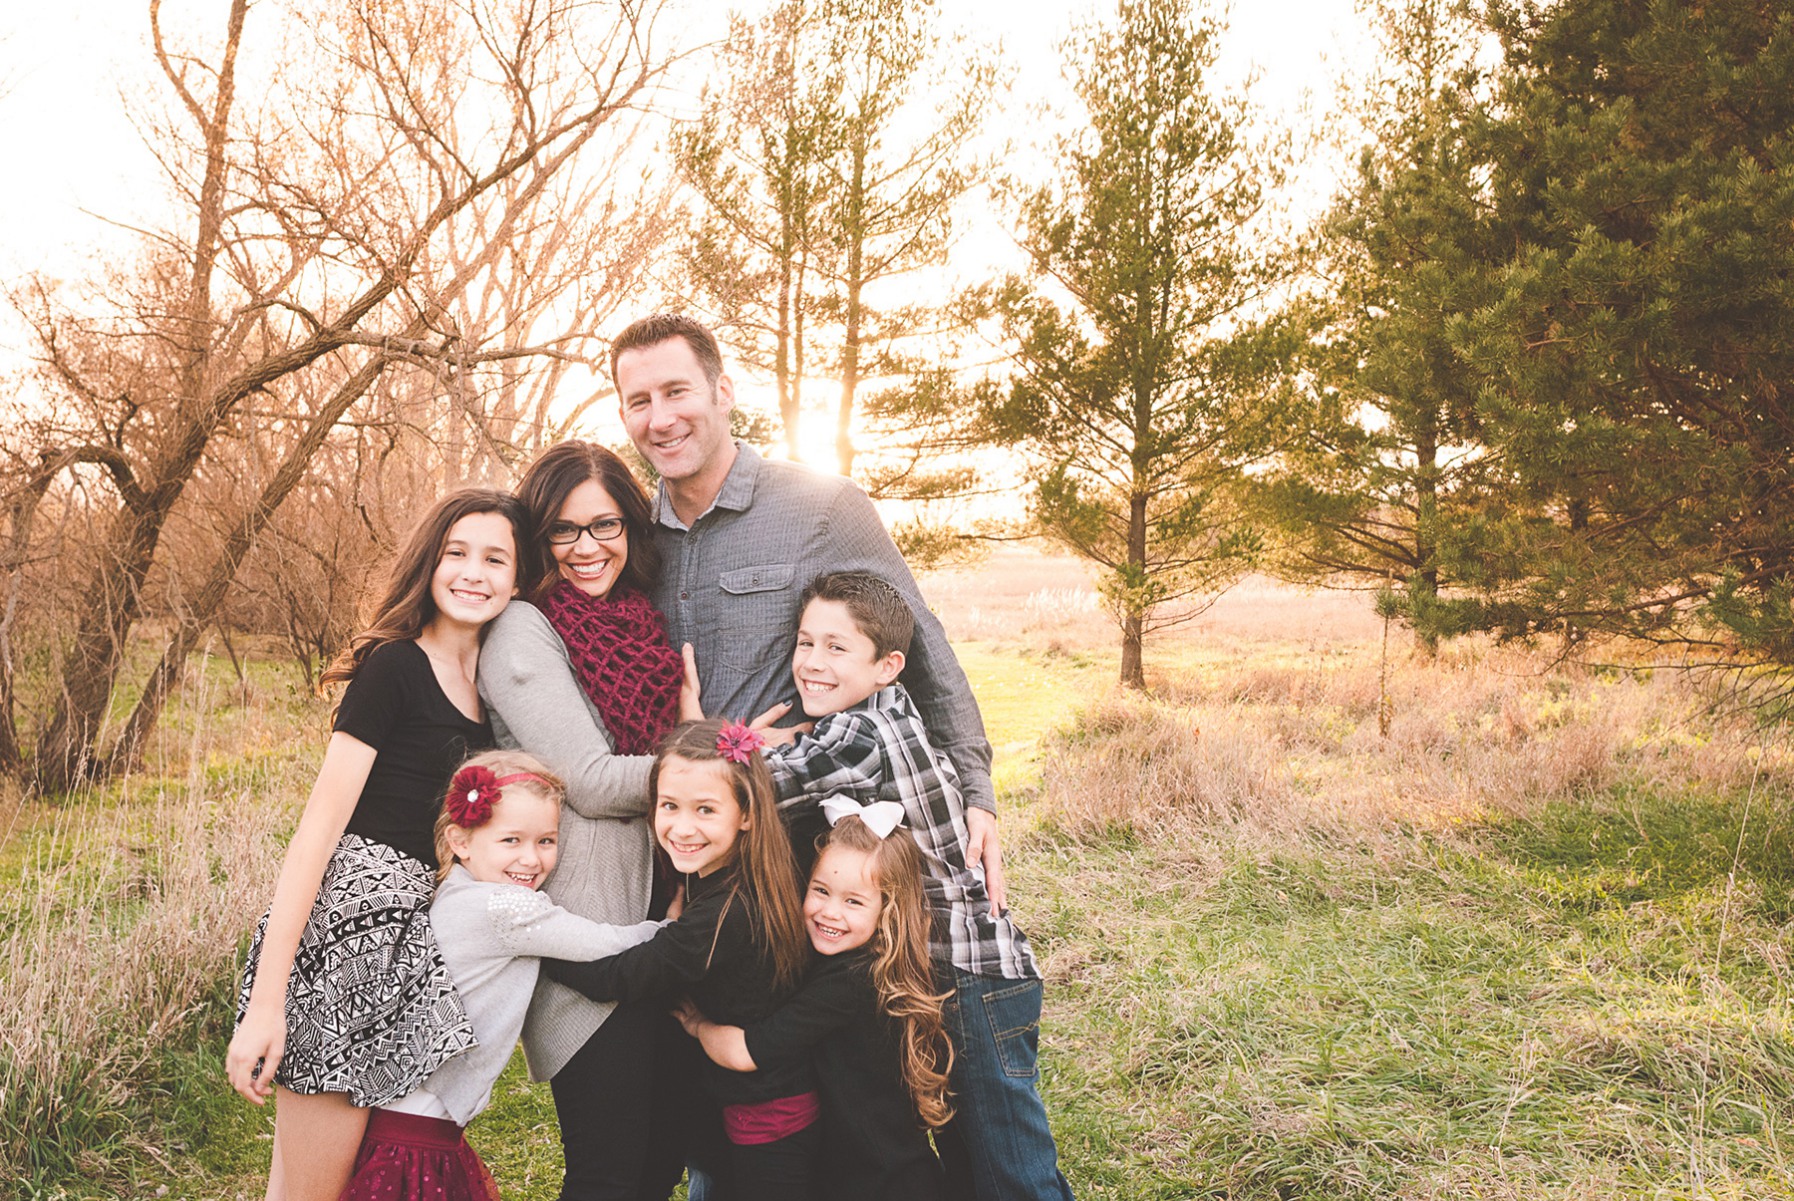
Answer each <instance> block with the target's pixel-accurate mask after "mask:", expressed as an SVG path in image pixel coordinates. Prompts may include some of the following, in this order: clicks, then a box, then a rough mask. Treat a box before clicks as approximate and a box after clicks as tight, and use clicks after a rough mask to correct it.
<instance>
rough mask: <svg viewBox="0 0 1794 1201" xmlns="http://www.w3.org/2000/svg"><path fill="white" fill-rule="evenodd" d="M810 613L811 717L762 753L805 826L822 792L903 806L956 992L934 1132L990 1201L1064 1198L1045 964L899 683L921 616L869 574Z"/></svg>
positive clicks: (831, 578)
mask: <svg viewBox="0 0 1794 1201" xmlns="http://www.w3.org/2000/svg"><path fill="white" fill-rule="evenodd" d="M801 614H802V615H801V616H800V617H799V619H798V631H797V649H796V651H795V653H794V654H793V655H792V659H791V674H792V676H793V677H794V678H795V679H796V681H797V690H798V696H799V698H800V699H801V701H802V704H803V707H804V712H805V713H806V714H808V715H809V716H810V717H812V718H814V719H815V721H816V724H815V728H814V729H813V730H812V731H811V732H810V733H809V734H805V735H799V736H798V738H797V739H796V741H795V742H793V743H791V744H790V745H788V746H782V747H769V748H767V750H766V752H765V754H766V762H767V765H768V766H769V767H770V768H771V769H772V776H773V781H774V783H775V784H776V785H777V787H778V792H779V797H780V801H779V805H780V808H781V809H784V810H785V811H786V812H787V813H788V814H789V815H790V816H792V817H793V818H795V819H797V820H796V821H795V822H794V828H795V829H796V830H798V831H801V830H802V829H803V826H804V825H805V824H806V822H807V821H808V820H809V819H811V818H812V817H813V815H814V814H815V813H816V812H817V810H818V809H819V807H820V806H821V803H822V801H823V800H824V798H828V797H842V796H846V797H851V798H853V799H854V800H856V801H858V802H859V803H860V804H861V805H870V804H873V803H875V802H878V801H895V802H897V803H898V804H900V805H902V806H903V813H904V818H903V820H904V824H905V825H906V826H907V827H908V832H909V835H910V836H911V837H913V838H914V839H915V840H916V844H917V845H918V846H919V847H920V848H921V850H922V858H923V861H924V863H925V864H926V867H927V873H928V874H927V878H926V880H925V881H924V884H925V885H926V887H927V890H928V900H929V904H930V906H931V907H932V908H933V910H934V914H935V924H934V932H933V939H932V945H931V950H932V951H933V953H934V961H935V970H936V972H937V974H938V976H939V979H940V982H941V987H942V989H943V990H946V991H951V992H952V994H953V995H952V996H951V997H950V998H949V999H948V1001H947V1004H946V1006H945V1009H946V1015H945V1016H946V1021H947V1030H948V1033H949V1035H950V1036H951V1037H952V1040H953V1052H954V1062H953V1073H952V1088H953V1094H954V1104H955V1106H956V1108H957V1110H958V1112H957V1115H956V1116H955V1117H954V1119H953V1121H952V1122H951V1123H949V1124H948V1126H947V1127H946V1128H945V1129H944V1130H942V1131H941V1132H939V1133H938V1134H937V1135H936V1141H937V1143H938V1144H939V1146H940V1152H941V1160H942V1162H943V1164H944V1165H945V1166H946V1168H947V1172H948V1179H949V1182H950V1183H951V1184H953V1185H955V1186H956V1194H957V1195H966V1196H970V1195H974V1190H975V1195H976V1196H977V1197H979V1198H982V1199H983V1201H1011V1199H1012V1198H1042V1199H1045V1198H1055V1199H1063V1201H1069V1199H1070V1197H1071V1188H1070V1186H1068V1185H1067V1184H1066V1182H1065V1177H1064V1176H1063V1175H1061V1174H1060V1172H1059V1168H1058V1152H1057V1149H1056V1148H1055V1147H1054V1144H1053V1134H1052V1131H1051V1129H1050V1128H1049V1127H1048V1125H1047V1118H1046V1109H1045V1107H1044V1106H1043V1105H1042V1104H1041V1101H1040V1093H1039V1090H1038V1088H1037V1086H1036V1081H1037V1078H1038V1075H1039V1071H1038V1067H1037V1064H1036V1058H1037V1055H1038V1050H1039V1048H1038V1041H1039V1027H1040V995H1041V980H1040V970H1039V969H1038V968H1037V967H1035V964H1034V956H1033V953H1032V952H1031V951H1029V949H1028V940H1027V939H1026V938H1025V937H1024V936H1023V935H1022V932H1021V930H1020V929H1018V928H1017V927H1016V925H1015V923H1013V922H1012V921H1010V920H1009V917H1008V915H1007V914H1005V913H999V912H997V911H996V909H995V907H994V906H992V905H991V903H990V898H989V896H988V895H987V894H986V892H985V887H984V874H983V872H982V870H981V869H979V868H975V867H973V866H971V865H969V864H968V863H967V862H966V854H965V848H966V841H967V829H966V817H965V801H964V798H963V796H962V795H961V792H960V786H959V775H958V773H957V772H956V771H955V770H954V768H953V764H952V762H951V761H950V760H949V759H948V758H947V756H946V755H945V754H943V753H941V752H940V751H938V750H936V749H935V748H934V746H933V745H932V744H931V743H930V741H929V738H928V731H927V730H926V729H925V728H923V725H922V719H921V717H920V716H919V715H918V714H917V712H916V707H915V705H914V704H913V703H912V702H911V701H910V697H909V693H908V692H906V691H904V688H903V685H901V684H899V683H897V682H896V681H897V677H898V675H899V674H901V673H902V671H903V662H904V656H905V655H906V654H907V653H908V651H909V643H910V637H911V635H912V633H913V631H914V629H915V618H914V616H913V615H912V614H911V612H910V609H909V606H908V605H907V604H906V603H905V602H904V600H903V597H902V595H901V594H899V593H898V591H897V590H896V589H895V588H894V587H892V586H891V585H890V584H888V583H886V582H885V581H884V580H881V579H879V578H878V577H877V576H874V575H870V574H868V573H866V572H836V573H834V574H830V575H824V576H820V577H818V578H817V579H816V580H814V581H813V582H811V584H810V586H809V587H808V588H806V589H804V593H803V598H802V602H801ZM897 836H899V835H896V834H893V837H897ZM797 837H798V838H799V841H800V843H803V842H807V840H806V839H805V838H804V837H803V835H802V834H801V833H800V834H798V835H797Z"/></svg>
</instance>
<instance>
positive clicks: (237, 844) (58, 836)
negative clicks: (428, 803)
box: [0, 722, 310, 1182]
mask: <svg viewBox="0 0 1794 1201" xmlns="http://www.w3.org/2000/svg"><path fill="white" fill-rule="evenodd" d="M227 729H231V730H233V733H240V732H241V731H240V730H235V729H234V727H232V726H230V725H229V724H228V723H221V724H220V726H219V727H218V728H217V729H214V730H212V731H211V732H210V733H208V732H207V728H206V727H205V725H204V723H203V722H201V723H200V724H199V725H198V726H197V727H192V728H189V729H186V730H181V731H178V732H176V733H175V734H174V737H176V738H178V739H179V742H180V746H179V747H178V749H179V751H180V752H181V758H182V759H183V760H185V764H184V766H185V767H186V770H185V772H184V773H183V774H182V775H180V776H176V777H172V778H171V777H169V776H167V775H158V776H147V775H146V776H143V777H137V778H134V779H131V780H126V781H123V782H122V783H120V784H118V785H116V786H115V787H114V788H112V789H108V790H106V791H100V790H89V791H85V792H81V793H77V794H75V795H73V796H70V797H68V798H65V799H64V800H62V801H60V802H58V803H57V805H56V806H55V807H49V806H44V805H41V804H39V805H35V806H33V805H29V804H28V805H26V806H25V807H24V808H23V809H22V810H21V813H20V822H19V827H18V829H17V830H16V832H15V834H14V840H13V845H11V846H9V847H7V848H6V852H7V869H6V870H7V876H8V878H9V889H8V891H7V894H6V897H5V900H4V901H3V902H0V915H3V916H4V918H5V919H6V923H5V924H6V926H7V929H6V935H5V938H4V941H3V942H0V1179H7V1180H11V1181H15V1182H20V1181H23V1182H30V1181H33V1180H38V1179H45V1178H50V1179H55V1178H66V1177H67V1176H68V1175H69V1173H70V1172H71V1170H73V1171H76V1172H79V1173H81V1174H83V1175H93V1176H104V1175H106V1174H107V1172H108V1169H109V1168H115V1167H116V1162H117V1160H118V1159H119V1154H118V1153H119V1150H120V1145H121V1144H125V1145H128V1146H130V1147H132V1148H133V1149H134V1150H136V1151H137V1152H139V1153H141V1154H145V1155H147V1156H148V1157H149V1158H152V1159H154V1158H158V1157H159V1152H158V1150H157V1148H156V1146H155V1144H154V1141H153V1136H152V1137H151V1138H145V1137H144V1136H143V1135H142V1134H141V1133H140V1132H139V1131H138V1129H137V1126H138V1125H139V1123H140V1122H141V1120H142V1118H143V1116H144V1114H145V1111H146V1105H147V1104H148V1098H147V1097H146V1096H145V1088H146V1085H148V1084H150V1083H151V1082H153V1081H154V1079H155V1075H156V1072H157V1071H158V1066H157V1061H158V1059H159V1058H160V1057H164V1056H166V1055H167V1054H168V1052H169V1050H170V1048H173V1047H178V1048H181V1049H182V1050H185V1049H187V1048H189V1047H191V1046H193V1045H195V1040H194V1038H193V1035H194V1033H195V1032H196V1031H198V1030H199V1029H200V1028H201V1027H202V1026H203V1025H204V1024H205V1020H206V1018H207V1016H208V1014H210V1015H211V1016H212V1017H214V1018H215V1017H216V1013H215V1010H216V1007H217V1006H218V999H219V997H220V994H221V992H223V991H226V990H228V988H229V985H230V981H231V980H232V979H233V978H234V973H235V971H236V969H237V966H238V965H237V954H238V948H239V945H240V944H241V942H242V940H243V939H244V937H245V935H246V934H247V932H248V918H247V917H246V915H253V914H254V913H255V912H256V911H257V910H258V908H259V907H260V906H262V905H264V904H266V901H267V898H268V897H269V896H270V895H272V892H273V879H274V875H275V873H276V871H277V870H278V868H279V863H280V849H281V842H282V835H283V831H284V830H285V829H287V828H289V827H290V825H291V821H292V808H291V804H292V801H293V799H294V798H296V797H302V796H303V795H304V790H305V788H306V787H307V784H308V782H309V781H308V778H306V777H307V774H308V772H309V771H310V768H309V766H307V765H304V763H303V760H301V759H299V758H296V757H293V756H290V755H289V756H273V757H268V758H263V759H260V760H257V759H253V758H246V757H244V750H245V748H244V747H243V745H242V744H241V743H239V742H232V741H230V740H229V739H228V738H226V737H225V736H224V731H225V730H227ZM287 737H288V738H289V739H290V738H291V737H292V727H291V726H289V727H288V729H287ZM165 749H166V748H165ZM233 752H234V753H233ZM158 765H159V766H161V767H164V768H166V767H169V766H170V763H169V760H168V757H167V756H166V755H165V754H164V755H159V756H158Z"/></svg>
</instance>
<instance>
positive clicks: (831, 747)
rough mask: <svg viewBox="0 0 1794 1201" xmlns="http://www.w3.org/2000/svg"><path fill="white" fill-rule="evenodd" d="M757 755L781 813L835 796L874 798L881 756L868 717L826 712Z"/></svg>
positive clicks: (865, 800) (867, 800) (881, 768)
mask: <svg viewBox="0 0 1794 1201" xmlns="http://www.w3.org/2000/svg"><path fill="white" fill-rule="evenodd" d="M762 753H763V754H764V755H765V756H766V766H767V767H768V768H769V769H770V770H771V771H772V782H773V788H774V790H775V791H777V793H778V794H779V808H781V809H798V810H802V809H808V808H813V807H814V806H815V805H816V804H817V802H819V801H820V800H821V799H822V798H823V797H825V796H831V795H835V794H838V793H845V794H847V795H848V796H851V797H853V798H854V799H855V800H858V801H860V802H861V803H862V804H869V803H871V802H872V801H875V800H877V799H878V786H879V783H880V782H881V778H882V777H883V775H884V752H883V751H882V750H881V749H880V747H879V745H878V733H877V731H876V730H875V729H874V727H873V725H872V719H871V718H870V717H869V716H868V715H867V714H864V713H833V714H830V715H829V716H827V717H825V718H823V719H822V720H821V721H819V722H817V723H816V728H815V729H814V730H812V731H811V732H810V733H808V734H800V735H798V737H797V739H796V740H795V741H794V742H792V743H791V744H790V745H789V746H775V747H767V748H766V749H765V750H764V751H763V752H762Z"/></svg>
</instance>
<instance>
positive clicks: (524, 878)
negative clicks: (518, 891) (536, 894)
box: [505, 872, 541, 888]
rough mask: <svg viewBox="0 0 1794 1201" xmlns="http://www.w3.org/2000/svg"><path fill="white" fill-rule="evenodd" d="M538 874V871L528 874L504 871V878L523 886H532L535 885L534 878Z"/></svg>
mask: <svg viewBox="0 0 1794 1201" xmlns="http://www.w3.org/2000/svg"><path fill="white" fill-rule="evenodd" d="M540 875H541V873H540V872H531V873H529V874H528V875H524V874H523V873H522V872H506V873H505V879H507V880H509V881H511V883H513V884H521V885H523V886H524V887H525V888H534V887H535V886H536V879H537V877H538V876H540Z"/></svg>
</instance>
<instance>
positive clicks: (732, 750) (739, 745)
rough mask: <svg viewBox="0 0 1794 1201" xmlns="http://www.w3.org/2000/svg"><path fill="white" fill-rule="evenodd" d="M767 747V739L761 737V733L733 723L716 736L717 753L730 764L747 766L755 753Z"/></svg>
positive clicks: (738, 723)
mask: <svg viewBox="0 0 1794 1201" xmlns="http://www.w3.org/2000/svg"><path fill="white" fill-rule="evenodd" d="M765 745H766V739H764V738H762V737H760V731H758V730H755V729H751V728H749V727H747V726H744V725H742V724H741V723H740V722H732V723H730V724H729V725H726V726H724V727H723V732H722V733H720V734H718V735H717V736H716V753H717V754H719V755H721V756H722V757H723V758H725V759H727V760H728V761H729V762H730V763H742V764H745V763H746V762H747V761H748V760H749V759H751V758H753V755H754V752H755V751H757V750H759V749H760V748H761V747H763V746H765Z"/></svg>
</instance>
